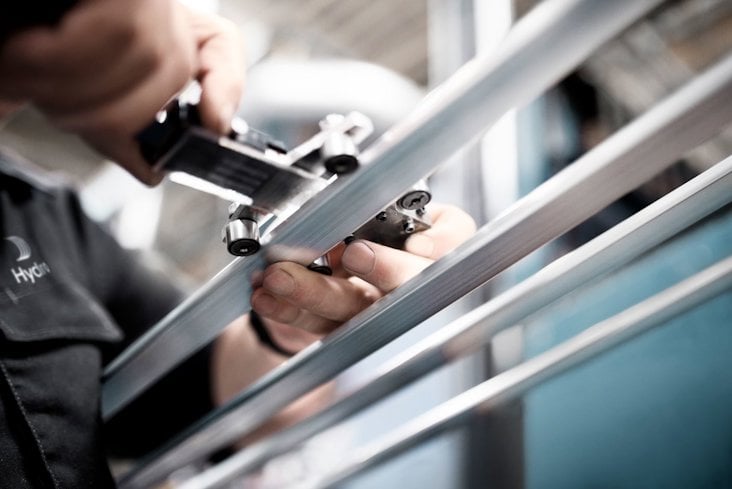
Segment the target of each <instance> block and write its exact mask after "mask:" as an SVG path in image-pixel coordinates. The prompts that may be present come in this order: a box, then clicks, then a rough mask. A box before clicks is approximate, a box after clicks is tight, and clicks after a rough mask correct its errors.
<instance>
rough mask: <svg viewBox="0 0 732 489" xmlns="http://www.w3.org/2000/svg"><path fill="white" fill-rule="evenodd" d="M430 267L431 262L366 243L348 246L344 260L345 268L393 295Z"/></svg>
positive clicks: (361, 241)
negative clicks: (400, 286)
mask: <svg viewBox="0 0 732 489" xmlns="http://www.w3.org/2000/svg"><path fill="white" fill-rule="evenodd" d="M430 264H432V260H430V259H428V258H424V257H421V256H416V255H412V254H410V253H407V252H405V251H400V250H396V249H394V248H389V247H387V246H382V245H379V244H376V243H372V242H370V241H364V240H357V241H354V242H353V243H351V244H349V245H348V246H347V247H346V250H345V251H344V252H343V256H342V257H341V265H342V266H343V268H345V269H346V270H347V271H348V272H349V273H351V274H353V275H354V276H356V277H359V278H361V279H363V280H365V281H366V282H369V283H370V284H372V285H374V286H375V287H376V288H378V289H379V290H380V291H381V292H382V293H388V292H391V291H392V290H394V289H395V288H396V287H398V286H399V285H401V284H402V283H404V282H406V281H407V280H409V279H410V278H412V277H414V276H415V275H417V274H418V273H419V272H421V271H422V270H424V269H425V268H426V267H427V266H429V265H430Z"/></svg>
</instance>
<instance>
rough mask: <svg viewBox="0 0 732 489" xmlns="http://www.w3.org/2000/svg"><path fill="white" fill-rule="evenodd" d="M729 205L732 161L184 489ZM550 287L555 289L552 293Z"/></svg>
mask: <svg viewBox="0 0 732 489" xmlns="http://www.w3.org/2000/svg"><path fill="white" fill-rule="evenodd" d="M730 202H732V157H730V158H727V159H726V160H724V161H722V162H720V163H719V164H717V165H715V166H714V167H712V168H710V169H709V170H707V171H706V172H704V173H703V174H701V175H699V176H697V177H696V178H694V179H693V180H691V181H689V182H687V183H686V184H684V185H682V186H681V187H679V188H678V189H676V190H674V191H673V192H671V193H669V194H668V195H666V196H664V197H663V198H661V199H659V200H658V201H656V202H655V203H653V204H651V205H650V206H648V207H646V208H645V209H643V210H642V211H640V212H638V213H637V214H635V215H634V216H632V217H630V218H628V219H627V220H625V221H623V222H622V223H620V224H618V225H617V226H615V227H613V228H612V229H610V230H609V231H606V232H605V233H603V234H602V235H600V236H598V237H597V238H595V239H593V240H592V241H590V242H589V243H587V244H585V245H583V246H582V247H580V248H578V249H576V250H574V251H573V252H571V253H568V254H567V255H565V256H564V257H562V258H559V259H557V260H556V261H554V262H553V263H551V264H550V265H547V266H546V267H544V268H543V269H542V270H541V271H539V272H537V273H536V274H534V275H533V276H531V277H530V278H528V279H527V280H525V281H523V282H521V283H520V284H518V285H516V286H515V287H513V288H512V289H511V290H509V291H507V292H505V293H503V294H501V295H500V296H498V297H496V298H495V299H493V300H491V301H490V302H489V303H487V304H484V305H483V306H481V307H479V308H477V309H475V310H474V311H471V312H470V313H468V314H465V315H464V316H462V317H461V318H459V319H457V320H455V321H453V322H452V323H450V324H449V325H448V326H446V327H444V328H442V329H441V330H440V331H438V332H436V333H434V334H432V335H431V336H430V337H428V338H426V339H425V340H423V341H421V342H420V343H418V344H417V345H415V346H414V347H412V348H410V349H409V350H407V351H405V352H404V353H403V354H401V355H399V356H397V357H396V358H394V360H393V361H391V362H389V363H388V364H387V365H386V366H385V367H384V368H382V369H380V371H379V372H376V373H375V374H374V375H373V376H372V377H371V379H370V380H369V381H367V382H364V383H363V384H362V386H361V387H360V388H358V389H357V390H355V391H354V392H353V393H352V394H350V395H348V396H347V397H345V398H343V399H342V400H340V401H338V402H336V403H335V404H333V405H332V406H330V407H328V408H327V409H324V410H323V411H321V412H319V413H317V414H315V415H313V416H311V417H309V418H307V419H305V420H303V421H302V422H300V423H298V424H297V425H295V426H293V427H291V428H288V429H285V430H283V431H281V432H278V433H276V434H274V435H272V436H270V437H268V438H267V439H265V440H262V441H261V442H258V443H255V444H254V445H251V446H249V447H247V448H246V449H244V450H242V451H240V452H238V453H237V454H235V455H232V456H231V457H229V458H228V459H226V460H225V461H223V462H221V463H219V464H218V465H216V466H214V467H212V468H210V469H208V470H206V471H204V472H202V473H200V474H198V475H196V476H195V477H192V478H191V479H190V480H188V481H186V482H185V483H184V484H182V485H181V486H180V488H179V489H207V488H214V487H221V486H222V485H223V484H226V483H229V482H231V481H232V480H234V479H235V478H237V477H240V476H242V475H244V474H246V473H248V472H250V471H252V470H255V469H257V468H259V467H260V466H261V465H262V464H264V463H265V462H266V461H267V460H269V459H271V458H272V457H275V456H277V455H280V454H282V453H285V452H287V451H289V450H291V449H293V448H294V447H295V446H297V445H298V444H300V443H302V442H304V441H305V440H307V439H308V438H311V437H312V436H314V435H316V434H318V433H320V432H321V431H323V430H325V429H327V428H330V427H332V426H333V425H335V424H336V423H339V422H340V421H343V420H344V419H346V418H347V417H349V416H352V415H354V414H356V413H357V412H359V411H361V410H362V409H365V408H367V407H369V406H371V405H373V404H374V403H375V402H377V401H379V400H381V399H383V398H385V397H386V396H388V395H390V394H392V393H393V392H395V391H397V390H398V389H400V388H401V387H403V386H404V385H406V384H409V383H411V382H413V381H415V380H417V379H419V378H421V377H422V376H424V375H426V374H428V373H429V372H431V371H433V370H436V369H437V368H439V367H441V366H443V365H445V364H447V363H449V362H451V361H453V360H456V359H457V358H461V357H464V356H466V355H468V354H470V353H473V352H475V351H477V350H478V349H480V348H482V347H484V346H485V345H486V344H488V343H489V342H490V340H491V338H492V337H493V336H494V335H495V334H496V333H498V332H500V331H502V330H504V329H506V328H508V327H510V326H513V325H514V324H516V323H517V322H519V321H521V320H522V319H524V318H525V317H526V316H528V315H530V314H532V313H534V312H536V311H538V310H539V309H541V308H542V307H544V306H546V305H548V304H550V303H551V302H553V301H555V300H556V299H558V298H560V297H562V296H563V295H564V294H566V293H569V292H571V291H572V290H575V289H576V288H578V287H580V286H581V285H582V284H584V283H586V282H588V281H590V280H592V279H593V278H594V277H597V276H598V275H601V274H604V273H607V272H609V271H611V270H614V269H617V268H620V267H621V266H623V265H624V264H626V263H629V262H630V261H632V260H633V259H635V258H636V257H638V256H640V255H641V254H642V253H644V252H646V251H648V250H650V249H652V248H653V247H655V246H657V245H659V244H660V243H662V242H663V241H665V240H666V239H668V238H670V237H672V236H674V235H675V234H677V233H679V232H681V231H682V230H684V229H686V228H687V227H688V226H690V225H692V224H694V223H696V222H698V221H699V220H701V219H703V218H704V217H706V216H708V215H709V214H711V213H712V212H714V211H716V210H718V209H720V208H722V207H724V206H725V205H727V204H729V203H730ZM549 285H551V286H549Z"/></svg>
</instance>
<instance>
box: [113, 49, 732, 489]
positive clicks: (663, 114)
mask: <svg viewBox="0 0 732 489" xmlns="http://www.w3.org/2000/svg"><path fill="white" fill-rule="evenodd" d="M731 92H732V57H729V58H727V59H725V60H723V61H722V62H721V63H720V64H718V65H717V66H715V67H714V68H712V69H711V70H709V71H708V72H706V73H705V74H703V75H701V76H699V77H698V78H697V79H696V80H694V81H693V82H691V83H690V84H688V85H687V86H686V87H684V88H682V89H681V90H679V91H678V92H677V93H676V94H674V95H672V96H671V97H669V98H668V99H667V100H666V101H664V102H663V103H661V104H660V105H658V106H657V107H656V108H654V109H653V110H652V111H650V112H648V113H647V114H646V115H644V116H642V117H641V118H639V119H638V120H636V121H635V122H633V123H632V124H630V125H629V126H627V127H626V128H624V129H623V130H621V131H619V132H618V133H616V134H615V135H614V136H612V137H611V138H609V139H608V140H607V141H605V142H604V143H603V144H601V145H600V146H598V147H597V148H595V149H594V150H593V151H591V152H590V153H588V154H586V155H585V156H583V157H582V158H580V160H578V161H577V162H575V163H574V164H573V165H571V166H570V167H568V168H567V169H565V170H564V171H562V172H561V173H560V174H559V175H557V176H555V177H553V178H552V179H550V180H549V181H547V182H545V183H544V184H543V185H541V186H540V187H539V188H537V189H536V190H534V191H533V192H531V193H530V194H529V195H527V196H526V197H525V198H523V199H521V200H520V201H519V202H517V203H516V204H515V205H514V206H513V207H512V208H511V209H509V211H508V212H506V213H505V214H504V215H503V216H502V217H500V218H498V219H496V220H494V221H493V222H491V223H489V224H488V225H486V226H484V227H483V228H482V229H481V230H479V232H478V233H476V235H475V236H474V237H473V238H471V239H470V240H469V241H467V242H466V243H464V244H463V245H462V246H461V247H460V248H458V249H457V250H455V251H454V252H453V253H451V254H450V255H448V256H446V257H444V258H443V259H441V260H439V261H438V262H436V263H435V264H433V265H432V266H430V267H429V268H427V269H426V270H424V271H423V272H422V273H421V274H419V275H418V276H417V277H415V278H414V279H412V280H410V281H409V282H407V283H406V284H404V285H402V286H401V287H400V288H398V289H397V290H395V291H394V292H392V293H391V294H389V295H388V296H387V297H385V298H383V299H382V300H381V301H379V302H378V303H377V304H375V305H374V306H372V307H370V308H368V309H366V310H365V311H363V312H362V313H361V314H359V315H358V316H356V317H355V318H353V319H352V320H351V321H349V322H348V323H347V324H346V325H344V326H343V327H342V328H341V329H340V330H338V331H337V332H336V333H334V334H332V335H331V336H329V337H328V338H327V339H326V340H325V341H323V342H320V343H318V344H316V345H315V346H314V347H313V348H310V349H308V350H306V351H303V352H301V353H300V354H299V355H297V356H296V357H294V358H293V359H292V360H291V361H289V362H287V363H286V364H284V365H283V366H281V367H280V368H278V369H276V370H274V371H272V372H271V373H270V374H268V375H266V376H265V377H263V378H262V379H260V381H258V382H257V383H255V384H254V385H252V386H251V387H250V388H248V389H246V390H245V391H244V392H242V393H241V394H240V395H239V396H237V397H236V398H235V399H234V400H233V401H232V402H231V403H229V404H228V405H227V406H224V407H223V408H220V409H219V410H217V411H215V412H213V413H211V414H210V415H209V416H207V417H206V418H204V419H203V420H201V421H200V422H199V423H197V424H196V425H194V426H192V427H191V428H190V429H189V430H187V431H186V432H185V433H183V434H182V435H180V436H179V437H177V438H176V439H175V440H172V441H171V442H170V443H169V444H167V445H166V446H165V447H163V448H162V449H161V450H159V451H158V452H157V453H156V454H153V455H152V456H151V457H150V458H148V459H147V460H146V461H144V462H143V463H142V464H141V466H139V467H138V468H137V469H136V470H135V471H134V472H132V473H131V474H129V475H128V476H126V477H125V478H124V479H123V481H122V486H123V487H145V486H147V485H149V484H151V483H152V482H153V481H156V480H158V479H160V478H161V477H164V475H165V474H168V473H170V472H172V471H173V470H175V469H176V468H179V467H180V466H182V465H185V464H186V463H189V462H191V461H194V460H196V459H198V458H200V457H202V456H205V455H207V454H208V453H210V452H211V451H213V450H216V449H218V448H220V447H222V446H225V445H227V444H229V443H231V442H232V441H234V440H236V439H237V438H238V437H240V436H242V435H244V434H246V433H249V432H251V431H252V430H253V429H254V428H256V427H257V426H259V424H261V423H262V422H263V421H265V420H266V419H268V418H270V417H271V416H272V415H273V414H274V413H275V412H277V410H279V409H280V408H282V407H284V406H286V405H287V404H288V403H290V402H292V401H293V400H295V399H296V398H297V397H299V396H300V395H302V394H304V393H306V392H308V391H309V390H311V389H312V388H314V387H316V386H318V385H320V384H322V383H323V382H325V381H327V380H330V379H331V378H333V377H334V376H335V375H337V374H338V373H340V372H341V371H342V370H343V369H344V368H346V367H348V366H350V365H352V364H353V363H355V362H356V361H358V360H360V359H361V358H364V357H365V356H366V355H368V354H369V353H371V352H372V351H374V350H375V349H376V348H378V347H380V346H382V345H384V344H386V343H387V342H388V341H390V340H392V339H393V338H395V337H397V336H398V335H400V334H402V333H404V332H405V331H407V330H409V329H410V328H412V327H413V326H415V325H416V324H418V323H420V322H421V321H423V320H424V319H426V318H428V317H430V316H431V315H432V314H434V313H436V312H437V311H439V310H441V309H443V308H444V307H446V306H447V305H449V304H450V303H452V302H453V301H454V300H456V299H458V298H460V297H462V296H463V295H465V294H466V293H468V292H469V291H470V290H472V289H474V288H475V287H477V286H479V285H481V284H482V283H484V282H485V281H487V280H489V279H490V278H492V277H493V276H495V275H496V274H497V273H499V272H500V271H502V270H504V269H506V268H507V267H508V266H510V265H511V264H513V263H515V262H516V261H518V260H519V259H520V258H522V257H524V256H526V255H527V254H528V253H530V252H531V251H533V250H535V249H536V248H538V247H539V246H541V245H543V244H545V243H546V242H548V241H550V240H551V239H554V238H556V237H557V236H559V235H561V234H562V233H563V232H565V231H567V230H569V229H571V228H572V227H574V226H575V225H577V224H579V223H580V222H582V221H584V220H585V219H586V218H588V217H590V216H592V215H593V214H594V213H595V212H597V211H599V210H600V209H602V208H603V207H604V206H606V205H607V204H609V203H611V202H612V201H614V200H615V199H617V198H619V197H620V196H622V195H624V194H625V193H627V192H629V191H630V190H632V189H634V188H635V187H637V186H638V185H639V184H640V183H642V182H644V181H645V180H646V179H648V178H649V177H651V176H652V175H654V174H656V173H657V172H658V171H660V170H662V169H663V168H665V167H666V166H668V165H669V164H670V162H672V161H674V160H675V158H677V157H678V156H679V155H682V154H683V153H684V152H686V151H688V150H689V149H691V148H693V147H695V146H696V145H698V144H699V143H700V142H702V141H703V140H705V139H707V138H709V137H711V136H712V135H714V134H715V133H717V132H718V131H719V130H720V129H721V128H722V127H723V126H724V125H725V124H726V123H727V122H729V120H730V118H732V98H730V97H729V93H731ZM410 161H411V160H410Z"/></svg>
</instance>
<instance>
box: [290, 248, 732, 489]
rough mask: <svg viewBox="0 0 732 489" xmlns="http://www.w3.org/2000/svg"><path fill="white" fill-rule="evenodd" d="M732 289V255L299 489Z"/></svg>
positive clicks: (413, 441) (419, 438)
mask: <svg viewBox="0 0 732 489" xmlns="http://www.w3.org/2000/svg"><path fill="white" fill-rule="evenodd" d="M729 290H732V257H728V258H726V259H724V260H722V261H719V262H717V263H716V264H714V265H712V266H710V267H709V268H707V269H705V270H703V271H701V272H699V273H697V274H696V275H694V276H692V277H691V278H689V279H686V280H684V281H682V282H679V283H678V284H676V285H674V286H672V287H669V288H668V289H666V290H664V291H663V292H661V293H659V294H656V295H654V296H653V297H651V298H650V299H647V300H645V301H643V302H641V303H639V304H636V305H635V306H633V307H631V308H629V309H626V310H625V311H623V312H621V313H619V314H617V315H615V316H613V317H611V318H609V319H607V320H605V321H602V322H600V323H597V324H596V325H594V326H592V327H590V328H589V329H587V330H585V331H583V332H582V333H579V334H578V335H576V336H575V337H573V338H571V339H569V340H567V341H565V342H563V343H561V344H559V345H558V346H556V347H554V348H551V349H550V350H548V351H546V352H544V353H542V354H539V355H538V356H536V357H534V358H532V359H530V360H527V361H525V362H523V363H521V364H520V365H518V366H516V367H514V368H512V369H510V370H507V371H505V372H503V373H501V374H498V375H497V376H495V377H493V378H491V379H489V380H487V381H485V382H483V383H482V384H479V385H478V386H476V387H474V388H472V389H469V390H467V391H465V392H464V393H462V394H460V395H458V396H456V397H454V398H453V399H451V400H449V401H447V402H445V403H443V404H441V405H439V406H437V407H436V408H434V409H432V410H430V411H428V412H427V413H425V414H423V415H421V416H419V417H417V418H415V419H414V420H413V421H411V422H409V423H407V424H405V425H403V426H401V427H400V428H397V429H395V430H393V431H392V432H391V433H387V434H386V435H384V436H383V437H381V438H379V439H377V440H374V441H373V442H371V443H369V444H367V445H365V446H363V447H362V448H361V449H357V450H355V451H353V452H350V456H348V457H347V458H346V459H345V460H338V461H333V464H332V466H333V467H335V469H334V470H333V471H332V472H330V473H328V474H325V475H323V476H320V477H319V478H318V479H317V480H310V481H306V482H305V483H303V484H300V485H297V486H295V488H296V489H331V488H334V487H339V486H340V484H342V483H344V482H345V481H347V480H349V479H351V478H352V477H353V476H355V475H357V474H360V473H362V472H363V471H365V470H367V469H369V468H372V467H374V466H376V465H378V464H380V463H382V462H386V461H388V460H392V459H393V458H394V457H395V456H398V455H399V454H401V453H404V452H405V451H407V450H409V449H410V448H412V447H415V446H417V445H419V444H422V443H424V442H425V441H427V440H430V439H432V438H434V437H436V436H437V435H439V434H441V433H444V432H445V431H446V430H449V429H451V428H454V427H457V426H460V425H462V424H464V423H465V422H466V421H467V420H468V419H469V418H470V417H471V416H476V415H481V414H484V413H487V412H490V411H491V410H492V409H494V408H496V407H498V406H500V405H503V404H505V403H506V402H508V401H510V400H512V399H515V398H517V397H519V396H520V395H522V394H523V393H525V392H526V391H528V390H529V389H531V388H532V387H535V386H537V385H539V384H540V383H542V382H545V381H547V380H550V379H552V378H554V377H556V376H557V375H560V374H562V373H563V372H566V371H567V370H569V369H570V368H572V367H576V366H578V365H581V364H582V363H584V362H587V361H588V360H592V359H593V358H596V357H597V356H599V355H600V354H602V353H604V352H606V351H607V350H610V349H611V348H614V347H616V346H618V345H621V344H623V343H625V342H627V341H629V340H631V339H632V338H634V337H636V336H638V335H639V334H641V333H643V332H646V331H648V330H649V329H651V328H653V327H655V326H659V325H661V324H664V323H665V322H666V321H669V320H671V319H673V318H674V317H675V316H677V315H679V314H682V313H683V312H686V311H688V310H690V309H691V308H693V307H695V306H697V305H700V304H702V303H704V302H705V301H707V300H710V299H712V298H714V297H716V296H718V295H720V294H722V293H724V292H726V291H729Z"/></svg>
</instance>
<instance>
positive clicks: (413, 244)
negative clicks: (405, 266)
mask: <svg viewBox="0 0 732 489" xmlns="http://www.w3.org/2000/svg"><path fill="white" fill-rule="evenodd" d="M405 249H406V250H407V251H408V252H410V253H414V254H415V255H419V256H424V257H429V256H432V253H434V251H435V240H434V239H432V238H430V237H429V236H425V235H424V234H415V235H414V236H410V237H409V239H408V240H407V242H406V243H405Z"/></svg>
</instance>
